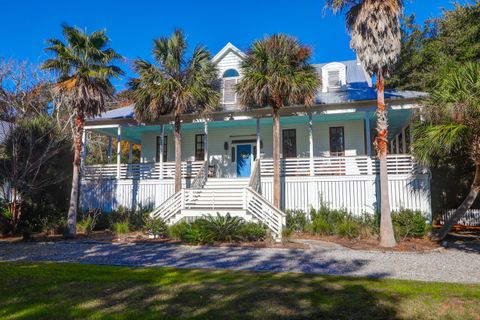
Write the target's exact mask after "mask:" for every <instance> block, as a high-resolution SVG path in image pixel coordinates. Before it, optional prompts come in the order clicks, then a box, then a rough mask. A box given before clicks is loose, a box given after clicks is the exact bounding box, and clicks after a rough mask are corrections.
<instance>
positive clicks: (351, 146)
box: [141, 120, 365, 177]
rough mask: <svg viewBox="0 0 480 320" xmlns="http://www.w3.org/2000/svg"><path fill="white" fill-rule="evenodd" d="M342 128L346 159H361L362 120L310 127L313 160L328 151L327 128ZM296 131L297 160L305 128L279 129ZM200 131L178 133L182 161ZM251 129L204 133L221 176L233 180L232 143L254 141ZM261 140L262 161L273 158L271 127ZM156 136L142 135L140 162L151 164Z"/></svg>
mask: <svg viewBox="0 0 480 320" xmlns="http://www.w3.org/2000/svg"><path fill="white" fill-rule="evenodd" d="M338 126H343V127H344V132H345V149H346V153H347V154H348V155H365V135H364V122H363V121H362V120H354V121H346V122H314V124H313V152H314V156H315V157H318V156H325V155H326V154H328V151H329V150H330V137H329V128H330V127H338ZM283 129H296V136H297V156H298V157H299V158H305V157H308V156H309V150H310V149H309V148H310V147H309V138H308V124H307V120H306V121H305V124H302V123H298V124H286V125H281V128H280V130H283ZM202 133H203V129H197V130H192V129H189V130H183V131H182V160H183V161H193V160H194V158H195V135H196V134H202ZM255 134H256V127H255V126H239V127H236V128H214V127H211V126H210V127H209V129H208V153H209V156H210V162H211V164H212V165H215V166H216V167H217V171H218V172H219V173H221V176H226V177H229V176H234V175H235V164H234V163H233V164H232V163H231V146H232V140H243V139H255ZM260 135H261V140H262V142H263V149H262V150H261V153H262V157H264V158H272V157H273V147H272V141H273V136H272V135H273V129H272V126H271V125H261V127H260ZM157 136H159V134H156V133H152V132H149V133H145V134H143V135H142V150H141V158H142V161H143V162H154V161H155V152H156V139H157V138H156V137H157ZM166 136H167V137H168V138H167V139H168V154H167V159H168V160H167V161H174V160H175V142H174V137H173V134H172V133H171V132H170V133H166ZM281 139H282V134H281V133H280V153H283V150H282V141H281ZM225 142H228V146H229V150H228V151H227V152H225V150H224V143H225Z"/></svg>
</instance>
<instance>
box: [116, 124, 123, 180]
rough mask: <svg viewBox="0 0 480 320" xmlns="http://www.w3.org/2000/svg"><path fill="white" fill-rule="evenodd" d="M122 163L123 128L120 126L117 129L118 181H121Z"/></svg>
mask: <svg viewBox="0 0 480 320" xmlns="http://www.w3.org/2000/svg"><path fill="white" fill-rule="evenodd" d="M121 161H122V127H121V126H118V129H117V179H120V176H121V174H120V170H121V168H120V166H121Z"/></svg>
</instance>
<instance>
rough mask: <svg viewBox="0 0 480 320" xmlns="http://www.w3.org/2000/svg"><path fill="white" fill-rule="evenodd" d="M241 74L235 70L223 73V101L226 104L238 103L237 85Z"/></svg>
mask: <svg viewBox="0 0 480 320" xmlns="http://www.w3.org/2000/svg"><path fill="white" fill-rule="evenodd" d="M239 77H240V74H239V73H238V71H237V70H235V69H228V70H226V71H225V72H224V73H223V76H222V78H223V88H222V100H223V103H224V104H234V103H236V102H237V93H236V92H235V85H236V84H237V82H238V79H239Z"/></svg>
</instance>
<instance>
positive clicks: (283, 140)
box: [282, 128, 298, 159]
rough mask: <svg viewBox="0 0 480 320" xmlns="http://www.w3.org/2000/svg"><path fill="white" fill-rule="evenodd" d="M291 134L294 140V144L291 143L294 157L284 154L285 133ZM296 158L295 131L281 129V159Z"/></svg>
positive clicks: (293, 129)
mask: <svg viewBox="0 0 480 320" xmlns="http://www.w3.org/2000/svg"><path fill="white" fill-rule="evenodd" d="M289 132H293V138H294V140H293V141H294V143H293V148H294V155H293V156H292V155H289V156H287V155H286V154H285V149H286V148H285V133H289ZM297 156H298V152H297V129H295V128H290V129H282V158H284V159H286V158H296V157H297Z"/></svg>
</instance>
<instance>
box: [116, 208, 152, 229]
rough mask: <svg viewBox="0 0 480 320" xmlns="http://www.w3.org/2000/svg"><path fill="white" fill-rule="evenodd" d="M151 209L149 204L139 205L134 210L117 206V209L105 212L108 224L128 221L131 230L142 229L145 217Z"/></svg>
mask: <svg viewBox="0 0 480 320" xmlns="http://www.w3.org/2000/svg"><path fill="white" fill-rule="evenodd" d="M151 211H152V207H151V206H142V205H139V207H138V208H137V209H135V210H131V209H127V208H125V207H123V206H119V207H118V209H117V210H114V211H111V212H109V213H107V217H108V226H114V225H115V224H116V223H119V222H125V221H128V223H129V226H130V230H131V231H138V230H142V229H143V227H144V224H145V218H146V217H147V216H148V215H149V214H150V212H151Z"/></svg>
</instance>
